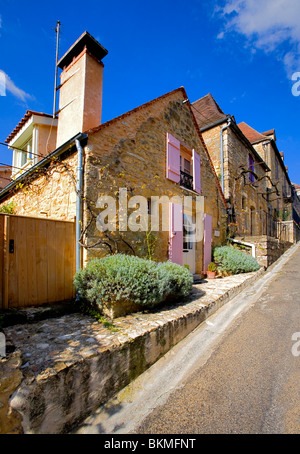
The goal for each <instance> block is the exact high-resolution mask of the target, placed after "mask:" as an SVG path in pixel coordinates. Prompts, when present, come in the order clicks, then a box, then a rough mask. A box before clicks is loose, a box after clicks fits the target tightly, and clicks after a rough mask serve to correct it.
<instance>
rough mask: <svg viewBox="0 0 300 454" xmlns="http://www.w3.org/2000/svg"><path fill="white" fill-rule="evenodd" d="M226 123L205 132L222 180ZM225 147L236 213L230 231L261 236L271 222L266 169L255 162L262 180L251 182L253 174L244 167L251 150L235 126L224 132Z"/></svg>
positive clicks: (227, 183)
mask: <svg viewBox="0 0 300 454" xmlns="http://www.w3.org/2000/svg"><path fill="white" fill-rule="evenodd" d="M224 124H225V123H224ZM224 124H221V125H218V126H215V127H213V128H211V129H209V130H206V131H204V132H203V138H204V141H205V143H206V146H207V148H208V151H209V154H210V156H211V159H212V161H213V164H214V167H215V171H216V173H217V175H218V178H219V179H221V159H220V157H221V155H220V153H221V149H220V147H221V145H220V134H221V129H222V127H223V126H224ZM223 147H224V195H225V198H226V200H227V201H228V204H229V207H230V208H231V209H232V210H233V214H234V216H235V218H233V219H232V225H231V227H230V230H231V231H232V232H233V233H235V234H238V235H244V234H246V235H249V234H252V235H259V234H260V235H261V234H263V233H264V230H265V229H266V223H267V202H266V200H265V198H264V197H263V196H262V194H266V181H267V180H266V179H265V178H264V177H265V175H266V173H265V170H264V169H263V167H262V166H261V165H259V164H258V162H257V161H255V166H254V172H255V173H256V175H257V177H258V179H257V180H255V181H254V183H253V184H251V183H250V181H249V173H246V174H243V168H244V169H249V153H251V150H250V148H249V147H247V146H246V145H245V143H244V142H242V141H241V139H240V138H239V137H238V135H237V134H236V133H235V131H234V130H233V129H231V128H227V129H226V130H225V131H223ZM252 155H253V153H252Z"/></svg>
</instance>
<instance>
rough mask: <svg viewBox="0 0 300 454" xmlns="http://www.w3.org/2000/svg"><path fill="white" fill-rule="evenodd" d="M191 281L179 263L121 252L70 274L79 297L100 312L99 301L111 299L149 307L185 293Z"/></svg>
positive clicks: (186, 271)
mask: <svg viewBox="0 0 300 454" xmlns="http://www.w3.org/2000/svg"><path fill="white" fill-rule="evenodd" d="M192 284H193V277H192V275H191V273H190V272H189V271H188V270H187V269H186V268H184V267H182V266H180V265H177V264H175V263H171V262H163V263H158V262H153V261H151V260H147V259H143V258H140V257H135V256H130V255H125V254H116V255H110V256H106V257H104V258H101V259H93V260H91V261H90V262H88V264H87V265H86V267H85V268H84V269H82V270H80V271H78V272H77V273H76V275H75V277H74V285H75V288H76V291H77V294H78V296H79V297H80V299H81V300H82V301H83V302H84V303H86V304H87V305H88V306H89V307H93V308H97V309H98V310H99V311H100V312H101V308H102V305H103V303H105V304H107V303H110V302H114V301H119V302H120V303H122V302H124V303H126V302H133V303H135V304H137V305H140V306H144V307H145V308H152V307H155V306H157V305H158V304H160V303H162V302H164V301H166V300H167V299H168V298H170V297H171V298H174V299H176V298H178V297H184V296H186V295H188V293H189V291H190V290H191V288H192Z"/></svg>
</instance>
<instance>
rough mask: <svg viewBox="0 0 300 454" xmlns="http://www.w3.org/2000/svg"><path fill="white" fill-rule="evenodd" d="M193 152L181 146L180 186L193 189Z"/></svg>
mask: <svg viewBox="0 0 300 454" xmlns="http://www.w3.org/2000/svg"><path fill="white" fill-rule="evenodd" d="M191 159H192V154H191V152H190V151H189V150H187V149H186V148H185V147H183V146H180V186H183V187H185V188H187V189H191V190H193V174H192V164H191Z"/></svg>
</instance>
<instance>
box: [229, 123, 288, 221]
mask: <svg viewBox="0 0 300 454" xmlns="http://www.w3.org/2000/svg"><path fill="white" fill-rule="evenodd" d="M238 126H239V128H240V129H241V130H242V131H243V133H244V135H245V136H246V137H247V138H248V140H249V141H250V142H251V144H252V145H253V147H254V148H255V149H256V151H257V152H258V153H259V155H260V156H261V157H262V159H263V160H264V161H265V162H266V163H267V165H268V167H269V168H270V179H269V180H268V185H267V188H268V203H269V207H270V210H272V213H271V212H270V214H272V216H273V217H274V218H276V219H279V220H281V221H287V220H291V219H292V188H291V182H290V179H289V176H288V171H287V168H286V166H285V164H284V156H283V152H279V150H278V148H277V145H276V134H275V130H274V129H271V130H270V131H266V132H263V133H260V132H258V131H256V130H255V129H253V128H251V126H249V125H247V124H246V123H245V122H242V123H239V125H238Z"/></svg>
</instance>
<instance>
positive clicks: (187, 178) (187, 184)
mask: <svg viewBox="0 0 300 454" xmlns="http://www.w3.org/2000/svg"><path fill="white" fill-rule="evenodd" d="M180 186H183V187H184V188H187V189H191V190H193V176H192V175H189V174H188V173H186V172H183V171H182V170H180Z"/></svg>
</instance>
